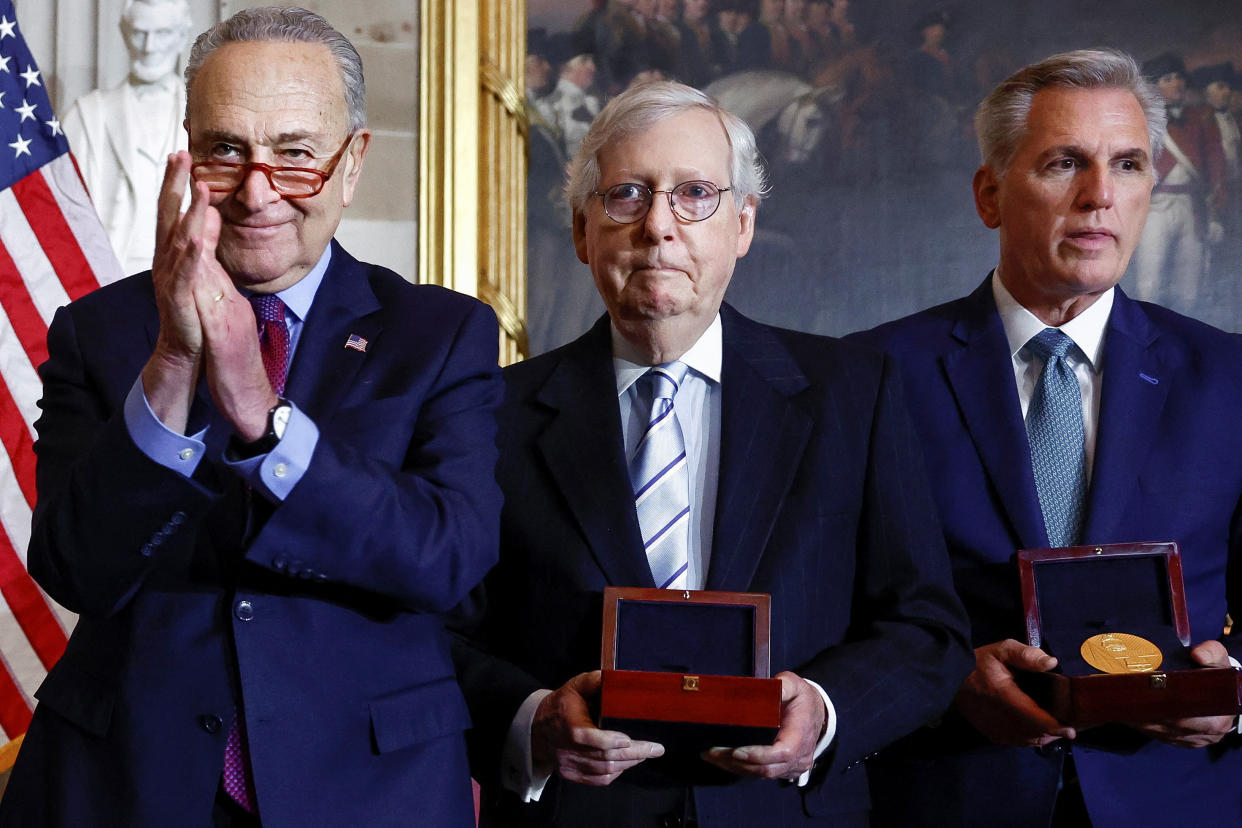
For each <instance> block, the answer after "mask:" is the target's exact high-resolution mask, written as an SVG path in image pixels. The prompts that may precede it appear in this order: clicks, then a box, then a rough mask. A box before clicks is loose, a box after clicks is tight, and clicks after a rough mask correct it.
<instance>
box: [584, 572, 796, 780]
mask: <svg viewBox="0 0 1242 828" xmlns="http://www.w3.org/2000/svg"><path fill="white" fill-rule="evenodd" d="M770 606H771V598H770V596H768V595H761V594H755V593H741V592H705V591H700V590H679V589H642V588H619V587H607V588H606V589H605V590H604V634H603V647H602V650H601V655H600V662H601V667H602V668H603V686H602V687H601V689H600V727H603V728H605V729H608V730H619V731H621V732H623V733H626V734H628V735H629V736H630V737H631V738H635V739H642V740H646V741H653V742H659V743H660V744H662V745H664V748H665V757H666V759H667V760H668V761H666V762H664V763H663V764H665V765H674V764H679V765H684V764H685V763H686V762H687V761H688V760H693V761H692V762H690V764H699V765H701V764H703V763H702V762H698V761H697V757H698V755H699V754H700V753H701V752H702V751H704V750H706V749H707V748H710V747H718V746H719V747H740V746H741V745H767V744H771V743H772V740H773V739H774V738H775V737H776V731H777V730H778V729H779V728H780V723H781V682H780V680H779V679H774V678H769V671H770V667H769V663H768V638H769V623H770V622H769V617H770V616H769V613H770Z"/></svg>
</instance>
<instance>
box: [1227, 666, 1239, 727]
mask: <svg viewBox="0 0 1242 828" xmlns="http://www.w3.org/2000/svg"><path fill="white" fill-rule="evenodd" d="M1229 663H1230V664H1232V665H1233V669H1235V670H1242V664H1239V663H1238V660H1237V659H1236V658H1234V657H1233V656H1229ZM1233 731H1234V732H1235V733H1238V734H1242V716H1238V717H1237V718H1235V719H1234V720H1233Z"/></svg>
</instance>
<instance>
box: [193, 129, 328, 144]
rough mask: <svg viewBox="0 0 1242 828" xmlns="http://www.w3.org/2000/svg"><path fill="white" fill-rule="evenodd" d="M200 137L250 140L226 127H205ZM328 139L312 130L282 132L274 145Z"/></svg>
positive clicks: (230, 142)
mask: <svg viewBox="0 0 1242 828" xmlns="http://www.w3.org/2000/svg"><path fill="white" fill-rule="evenodd" d="M199 137H200V139H202V140H207V141H224V142H225V143H228V144H242V145H249V144H250V140H249V139H247V138H243V137H242V136H240V135H238V134H237V133H235V132H229V131H228V130H225V129H205V130H203V131H202V132H201V133H200V134H199ZM327 140H328V139H327V138H326V137H325V136H324V135H321V134H318V133H312V132H282V133H281V134H279V135H277V136H276V139H275V140H274V141H273V142H272V144H273V145H279V144H293V143H296V142H298V141H309V142H310V143H313V144H315V145H317V146H318V145H320V144H323V143H324V142H325V141H327Z"/></svg>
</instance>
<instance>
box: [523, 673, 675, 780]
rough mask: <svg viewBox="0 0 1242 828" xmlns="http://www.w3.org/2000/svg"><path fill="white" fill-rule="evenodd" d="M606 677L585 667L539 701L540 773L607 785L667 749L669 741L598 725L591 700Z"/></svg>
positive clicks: (534, 745) (534, 735) (534, 727)
mask: <svg viewBox="0 0 1242 828" xmlns="http://www.w3.org/2000/svg"><path fill="white" fill-rule="evenodd" d="M601 681H602V674H601V673H600V671H599V670H594V671H592V672H590V673H580V674H578V675H576V676H574V677H573V678H571V679H570V680H569V681H567V682H565V684H564V685H562V686H561V688H560V689H559V690H557V691H555V692H554V693H552V694H551V695H549V696H547V697H546V698H545V699H544V700H543V701H541V702H540V703H539V707H538V709H537V710H536V711H535V718H534V720H533V721H532V722H531V727H530V746H531V759H532V761H533V764H534V769H535V772H536V773H544V774H547V773H551V772H553V771H555V772H556V773H559V774H560V775H561V776H563V777H564V778H566V779H568V780H570V781H571V782H580V783H582V784H583V785H595V786H604V785H608V784H610V783H611V782H612V781H613V780H614V779H616V778H617V777H618V776H620V775H621V774H622V773H623V772H624V771H627V770H629V769H630V768H632V767H634V766H635V765H637V764H638V763H639V762H641V761H643V760H644V759H652V758H655V757H657V756H662V755H664V747H663V745H659V744H656V743H655V742H639V741H634V740H632V739H630V737H629V736H626V735H625V734H624V733H618V732H617V731H615V730H600V729H599V728H597V727H596V726H595V724H594V722H592V721H591V714H590V711H589V708H588V704H587V700H588V699H593V698H595V697H596V696H598V695H599V688H600V683H601Z"/></svg>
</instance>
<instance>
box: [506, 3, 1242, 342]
mask: <svg viewBox="0 0 1242 828" xmlns="http://www.w3.org/2000/svg"><path fill="white" fill-rule="evenodd" d="M1234 11H1235V10H1234V8H1233V4H1232V3H1231V2H1230V0H1202V2H1199V3H1195V4H1193V5H1192V6H1187V5H1184V4H1170V3H1168V2H1167V0H1125V12H1126V13H1125V14H1124V15H1121V14H1118V9H1117V8H1116V7H1115V4H1083V3H1081V2H1078V0H1041V2H1039V3H1035V2H1031V0H1023V2H1018V3H1013V4H1006V7H1005V13H1004V14H1003V15H999V14H997V10H996V7H995V6H994V5H993V4H988V3H985V2H983V0H958V1H957V2H953V3H951V4H945V5H938V4H935V3H928V2H926V0H872V1H871V2H867V3H860V2H853V3H851V2H850V0H572V1H570V0H528V3H527V13H528V23H529V24H530V26H532V27H538V28H542V29H543V30H545V31H546V32H548V33H549V35H548V37H549V39H550V40H552V41H554V42H555V41H556V39H557V38H558V37H565V38H572V43H573V47H572V49H562V50H560V51H559V53H558V54H559V57H558V56H555V55H554V56H553V57H550V58H549V60H550V62H551V63H552V64H555V65H553V66H552V67H551V72H552V77H563V75H562V74H561V73H562V72H564V71H569V72H570V73H571V74H572V72H573V70H572V68H571V69H569V70H566V69H564V66H565V62H568V61H570V60H574V59H578V58H579V57H580V56H581V55H590V56H591V57H592V58H593V60H594V65H595V67H596V71H595V77H594V80H593V86H592V87H591V88H590V89H589V90H588V91H587V92H586V93H584V94H585V95H588V96H589V95H594V96H597V100H598V105H599V106H601V107H602V106H603V105H604V104H606V103H607V102H608V100H609V99H610V98H611V96H613V95H615V94H616V93H617V92H618V91H620V90H621V89H624V88H626V87H628V86H630V85H631V84H633V83H636V82H642V81H643V80H646V79H648V78H672V79H675V80H681V81H683V82H686V83H690V84H692V85H694V86H698V87H699V88H702V89H705V90H707V91H708V92H709V93H710V94H712V95H713V96H715V97H716V98H717V99H718V100H720V101H721V102H722V103H723V104H724V105H725V106H726V108H728V109H729V110H730V111H732V112H734V113H735V114H737V115H739V116H740V117H742V118H744V119H745V120H746V121H747V122H748V123H749V124H750V126H751V128H752V129H753V130H754V131H755V133H756V135H757V137H758V140H759V145H760V150H761V152H762V154H763V157H764V160H765V163H766V165H767V168H768V171H769V185H770V188H769V191H768V193H767V195H766V196H765V198H764V200H763V205H762V210H763V211H764V216H765V218H764V221H763V222H760V223H759V227H760V228H761V230H760V232H758V233H757V234H756V238H755V242H754V244H753V246H752V249H751V253H750V255H749V256H747V257H746V258H745V259H744V260H741V261H740V262H739V263H738V269H737V274H736V275H735V278H734V279H733V282H732V285H731V286H730V289H729V290H730V293H729V301H730V302H732V303H733V304H735V305H737V306H739V307H741V308H743V309H744V310H745V311H746V312H748V313H750V314H751V315H753V316H756V317H758V318H760V319H762V320H763V321H765V322H770V323H773V324H778V325H784V326H789V327H794V328H800V329H803V330H809V331H814V332H817V333H829V334H842V333H846V332H849V331H852V330H855V329H858V328H863V327H869V326H871V325H875V324H878V323H880V322H883V321H886V320H889V319H893V318H896V317H898V316H901V315H904V314H907V313H910V312H913V311H914V310H916V309H918V308H922V307H926V306H928V305H931V304H935V303H937V302H939V301H944V300H946V299H948V298H951V297H953V296H955V295H959V294H961V293H962V292H964V291H966V290H968V289H969V287H970V286H971V285H973V284H974V283H975V282H977V281H978V279H979V278H981V277H982V275H983V274H984V273H985V272H986V270H987V268H988V267H989V266H990V263H991V262H993V261H994V260H995V255H996V254H995V244H996V242H995V239H994V238H993V237H992V236H991V235H989V234H988V233H986V232H985V231H984V230H983V229H981V228H980V227H979V226H978V222H977V218H976V215H975V205H974V201H973V197H972V194H971V192H970V187H969V186H965V185H963V183H962V182H964V181H965V182H969V180H970V177H971V175H972V174H973V172H974V170H975V169H976V168H977V167H978V166H979V156H978V150H977V148H976V146H975V140H974V133H973V117H974V111H975V108H976V107H977V105H978V103H979V101H980V100H981V99H982V97H983V95H984V94H985V93H986V91H987V90H989V89H991V88H992V87H993V86H995V84H996V83H997V82H998V81H999V80H1000V79H1002V78H1004V77H1006V76H1007V75H1009V74H1010V73H1011V72H1013V71H1014V70H1015V69H1017V68H1018V67H1020V66H1022V65H1024V64H1026V63H1030V62H1032V61H1035V60H1039V59H1040V58H1042V57H1045V56H1046V55H1049V54H1053V53H1056V52H1060V51H1065V50H1067V49H1074V48H1086V47H1094V46H1103V47H1114V48H1118V49H1122V50H1124V51H1127V52H1129V53H1131V54H1134V55H1135V56H1136V57H1138V58H1139V59H1140V60H1142V61H1145V62H1146V65H1145V67H1144V68H1145V71H1147V72H1148V73H1149V75H1151V77H1152V80H1153V82H1155V83H1157V85H1158V87H1159V89H1160V90H1161V93H1162V95H1164V96H1165V99H1166V103H1167V106H1168V108H1169V112H1170V128H1169V133H1170V135H1171V136H1172V140H1171V141H1170V146H1169V149H1167V150H1166V151H1165V152H1164V154H1163V155H1162V157H1161V159H1160V160H1159V162H1158V164H1159V173H1160V179H1161V184H1160V186H1159V187H1158V188H1157V190H1156V193H1155V195H1154V196H1153V199H1152V210H1151V218H1150V219H1149V220H1148V229H1147V230H1146V231H1145V234H1144V236H1143V239H1142V242H1141V243H1140V245H1139V249H1138V251H1137V252H1136V253H1135V255H1134V259H1133V261H1132V262H1131V265H1130V268H1129V271H1128V272H1127V273H1126V275H1125V277H1124V281H1123V283H1122V284H1123V286H1125V287H1126V288H1127V289H1128V290H1130V291H1131V292H1132V293H1133V294H1135V295H1137V296H1138V297H1139V298H1148V299H1152V300H1154V301H1159V302H1164V303H1166V304H1169V305H1170V306H1172V307H1174V308H1175V309H1177V310H1179V311H1181V312H1184V313H1189V314H1191V315H1195V316H1198V317H1200V318H1203V319H1205V320H1206V321H1208V322H1211V323H1212V324H1215V325H1218V326H1221V327H1224V328H1226V329H1229V330H1242V287H1240V286H1239V285H1240V284H1242V279H1238V278H1237V277H1236V274H1237V273H1238V272H1239V271H1240V270H1242V132H1240V130H1239V125H1240V124H1242V118H1240V117H1239V115H1240V113H1242V89H1240V88H1239V86H1240V85H1242V81H1239V78H1238V75H1237V74H1236V68H1237V67H1239V66H1242V19H1238V18H1237V15H1236V13H1234ZM1067 21H1069V22H1071V23H1072V25H1068V24H1067ZM670 50H671V51H670ZM570 52H572V54H570ZM558 61H559V63H558ZM1157 73H1158V74H1157ZM592 105H593V104H592ZM589 112H590V106H589V105H588V106H587V107H586V108H585V109H581V110H580V111H579V113H578V114H579V115H586V114H589ZM572 126H573V127H574V128H580V125H578V124H574V125H572ZM571 145H572V143H571V142H567V141H566V139H565V136H562V149H563V150H565V152H566V155H567V157H568V156H570V155H571V154H572V151H571V150H570V149H569V147H570V146H571ZM545 172H546V171H545ZM540 186H541V191H540V194H539V195H532V204H533V203H534V200H535V199H542V197H543V195H544V194H546V188H544V187H543V183H541V185H540ZM531 221H532V222H533V221H535V219H534V218H533V217H532V219H531ZM561 244H564V242H561ZM540 255H541V258H540V259H539V260H536V259H534V258H532V260H531V268H530V271H529V277H528V283H529V286H530V296H531V301H532V303H534V302H535V301H536V298H537V297H540V296H544V297H558V298H557V300H556V301H547V302H545V301H542V300H540V302H539V304H540V306H541V308H542V309H541V310H536V309H535V308H533V307H532V309H531V313H530V318H529V327H530V333H531V343H532V349H533V351H534V352H536V353H538V352H540V351H541V350H544V349H546V348H547V347H551V346H553V345H556V344H559V343H561V342H563V341H565V340H566V339H568V338H569V337H570V336H571V335H572V334H573V333H574V332H575V331H577V330H580V329H581V328H582V327H584V324H583V316H584V315H586V316H587V318H588V320H589V319H590V317H591V316H592V315H596V314H597V313H598V309H597V308H596V307H594V305H590V306H589V307H587V308H583V309H582V310H581V312H579V311H578V310H577V309H576V308H573V307H571V304H572V303H567V302H566V301H562V300H563V299H564V297H566V296H568V295H570V294H573V293H575V292H578V291H576V288H577V287H580V286H581V287H585V288H588V289H589V287H590V284H589V279H588V278H587V277H586V275H585V270H584V269H582V268H581V267H580V266H579V265H578V264H577V263H576V259H575V258H574V257H573V255H572V253H570V254H569V255H568V256H567V257H566V258H559V259H555V260H551V259H549V258H548V257H547V255H546V254H540ZM549 261H554V266H547V265H545V264H544V263H545V262H549ZM580 282H581V283H584V284H583V285H579V284H578V283H580ZM580 293H581V295H582V297H584V301H587V302H588V303H589V302H590V301H591V297H590V294H589V290H582V291H580ZM553 308H555V311H551V310H549V309H553Z"/></svg>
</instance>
